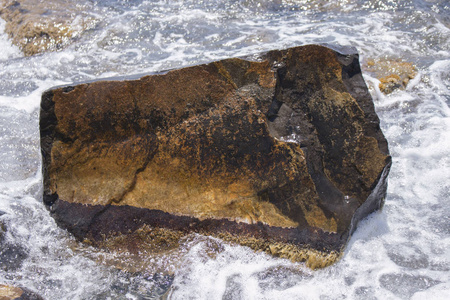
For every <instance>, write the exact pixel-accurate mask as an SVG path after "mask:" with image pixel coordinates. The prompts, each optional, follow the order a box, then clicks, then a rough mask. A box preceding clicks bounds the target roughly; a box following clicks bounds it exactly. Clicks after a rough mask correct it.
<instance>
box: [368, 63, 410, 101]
mask: <svg viewBox="0 0 450 300" xmlns="http://www.w3.org/2000/svg"><path fill="white" fill-rule="evenodd" d="M364 69H365V70H364V71H366V72H368V73H371V74H372V75H373V76H374V77H376V78H377V79H379V80H380V83H379V85H378V88H379V89H380V91H381V92H382V93H384V94H390V93H392V92H393V91H395V90H397V89H401V90H403V89H405V88H406V86H407V85H408V83H409V81H410V80H411V79H414V77H416V75H417V69H416V67H415V66H414V65H413V64H412V63H410V62H405V61H402V60H394V59H376V60H373V59H370V60H368V61H367V63H366V66H365V68H364Z"/></svg>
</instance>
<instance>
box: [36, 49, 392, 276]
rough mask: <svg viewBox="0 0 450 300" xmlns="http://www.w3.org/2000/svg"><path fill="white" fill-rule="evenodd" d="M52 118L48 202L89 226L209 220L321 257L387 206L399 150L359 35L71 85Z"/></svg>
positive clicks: (107, 228) (44, 108) (109, 240)
mask: <svg viewBox="0 0 450 300" xmlns="http://www.w3.org/2000/svg"><path fill="white" fill-rule="evenodd" d="M40 130H41V148H42V155H43V174H44V202H45V203H46V204H47V205H48V206H49V208H50V210H51V212H52V214H53V216H54V217H55V219H56V220H57V222H58V223H59V224H60V225H61V226H63V227H65V228H67V229H68V230H69V231H71V232H72V233H73V234H74V235H75V236H77V237H78V238H80V239H84V240H89V241H90V242H92V243H93V244H96V245H98V246H106V247H108V246H110V247H113V248H114V247H116V248H117V247H126V245H128V247H131V248H133V249H134V248H136V247H137V248H139V247H141V246H142V245H136V244H139V242H136V241H139V240H142V241H143V240H144V239H143V238H142V237H143V236H149V237H152V238H151V239H150V240H152V241H153V242H148V241H147V242H146V243H145V244H148V245H151V247H152V248H155V245H154V244H155V243H156V244H158V245H163V247H162V248H164V249H169V248H170V247H176V246H177V241H178V240H179V239H180V238H182V237H183V236H186V235H188V234H190V233H199V234H204V235H211V236H215V237H219V238H222V239H224V240H226V241H231V242H236V243H239V244H241V245H246V246H249V247H251V248H253V249H255V250H262V251H265V252H268V253H270V254H272V255H275V256H280V257H286V258H289V259H291V260H294V261H306V262H307V263H308V265H309V266H310V267H312V268H317V267H323V266H327V265H329V264H331V263H333V262H334V261H336V259H338V258H339V256H340V254H341V253H342V251H343V248H344V246H345V244H346V242H347V240H348V238H349V235H350V234H351V233H352V232H353V230H354V229H355V226H356V224H357V223H358V221H359V220H361V219H362V218H364V217H365V216H367V215H368V214H369V213H371V212H373V211H375V210H377V209H379V208H381V207H382V205H383V201H384V196H385V193H386V184H387V178H386V177H387V175H388V172H389V168H390V164H391V158H390V156H389V152H388V146H387V142H386V140H385V138H384V136H383V134H382V132H381V131H380V127H379V120H378V117H377V115H376V113H375V111H374V106H373V103H372V99H371V97H370V95H369V94H368V91H367V88H366V85H365V83H364V80H363V79H362V76H361V71H360V66H359V62H358V55H357V53H356V50H355V49H353V48H339V49H335V50H333V49H330V48H327V47H324V46H318V45H309V46H303V47H296V48H291V49H288V50H281V51H278V50H275V51H270V52H266V53H261V54H258V55H254V56H251V57H246V58H232V59H226V60H222V61H217V62H212V63H209V64H204V65H198V66H192V67H188V68H184V69H179V70H172V71H168V72H163V73H157V74H152V75H148V76H143V77H141V78H139V79H123V78H121V79H119V78H118V79H111V80H104V81H97V82H90V83H82V84H77V85H70V86H64V87H57V88H54V89H51V90H49V91H47V92H45V93H44V94H43V96H42V103H41V117H40ZM136 236H139V237H141V238H136ZM127 237H130V239H132V240H133V242H132V243H130V242H129V241H128V242H126V241H127ZM147 240H148V238H147ZM118 241H119V242H118ZM118 244H119V246H118ZM120 245H122V246H120ZM133 249H129V250H130V251H132V250H133Z"/></svg>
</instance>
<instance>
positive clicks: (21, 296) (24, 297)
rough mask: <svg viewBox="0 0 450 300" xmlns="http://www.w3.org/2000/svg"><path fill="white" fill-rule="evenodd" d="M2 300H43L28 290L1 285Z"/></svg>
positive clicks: (0, 294)
mask: <svg viewBox="0 0 450 300" xmlns="http://www.w3.org/2000/svg"><path fill="white" fill-rule="evenodd" d="M0 299H1V300H43V299H44V298H42V297H41V296H39V295H38V294H36V293H34V292H32V291H30V290H29V289H26V288H21V287H16V286H11V285H4V284H0Z"/></svg>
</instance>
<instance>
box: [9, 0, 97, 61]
mask: <svg viewBox="0 0 450 300" xmlns="http://www.w3.org/2000/svg"><path fill="white" fill-rule="evenodd" d="M0 3H1V5H0V17H1V18H2V19H4V20H5V21H6V27H5V31H6V33H7V34H8V35H9V36H10V37H11V39H12V41H13V43H14V44H15V45H17V46H19V48H20V49H21V50H22V51H23V52H24V54H25V55H28V56H29V55H33V54H36V53H41V52H44V51H54V50H59V49H62V48H64V47H66V46H67V45H69V44H70V43H71V42H72V41H73V40H74V39H76V38H77V37H79V36H80V34H81V33H82V32H83V31H85V30H87V29H89V28H92V27H93V26H94V25H95V23H96V22H95V20H94V19H93V18H92V17H88V16H86V15H84V13H83V9H82V8H81V7H78V6H77V5H76V4H74V3H71V2H63V1H59V0H46V1H35V0H1V2H0Z"/></svg>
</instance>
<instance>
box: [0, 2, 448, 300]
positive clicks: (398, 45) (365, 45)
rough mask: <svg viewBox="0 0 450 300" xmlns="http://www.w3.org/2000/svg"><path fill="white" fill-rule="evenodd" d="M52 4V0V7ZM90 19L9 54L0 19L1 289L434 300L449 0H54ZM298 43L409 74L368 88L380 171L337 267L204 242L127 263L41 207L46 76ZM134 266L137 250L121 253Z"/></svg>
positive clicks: (143, 67) (64, 294)
mask: <svg viewBox="0 0 450 300" xmlns="http://www.w3.org/2000/svg"><path fill="white" fill-rule="evenodd" d="M61 3H67V1H61ZM75 4H76V7H77V11H80V10H81V11H83V15H82V18H86V20H87V22H92V24H91V25H92V26H90V27H89V28H91V29H89V30H87V31H84V32H82V33H80V35H79V37H78V38H77V40H75V42H74V43H72V44H71V45H70V46H69V47H68V48H66V49H64V50H62V51H59V52H52V53H44V54H40V55H35V56H32V57H24V56H23V54H21V52H20V51H19V49H18V48H17V47H15V46H13V45H12V44H11V41H10V40H9V39H8V36H7V35H6V34H5V33H4V28H5V22H4V21H3V20H0V49H1V51H0V221H1V222H3V223H4V224H5V225H6V227H7V228H8V230H7V233H6V234H5V236H4V241H3V243H2V249H1V250H0V283H8V284H13V285H19V286H25V287H28V288H29V289H31V290H34V291H36V292H38V293H39V294H40V295H42V296H43V297H44V298H45V299H158V298H159V297H163V298H164V297H167V298H169V299H283V300H286V299H449V295H450V201H449V200H450V199H449V198H450V108H449V106H450V79H449V77H450V3H449V2H448V1H446V0H428V1H426V0H409V1H408V0H406V1H393V0H371V1H359V0H340V1H330V2H329V1H320V0H298V1H296V0H286V1H281V0H278V1H265V0H260V1H257V0H253V1H251V0H248V1H245V0H241V1H237V0H234V1H224V0H218V1H206V0H205V1H175V0H172V1H140V0H129V1H119V0H106V1H97V2H95V1H89V0H81V1H69V5H68V6H67V10H68V11H70V10H71V9H73V7H75ZM310 43H331V44H333V43H335V44H340V45H351V46H355V47H357V49H358V51H359V52H360V58H361V61H362V63H363V65H364V64H365V62H367V61H368V60H375V61H378V60H394V61H395V60H400V59H401V60H404V61H408V62H411V63H413V64H414V65H416V67H417V69H418V75H417V76H416V77H415V79H413V80H412V81H411V82H410V83H409V85H408V87H407V88H406V90H398V91H395V92H393V93H392V94H389V95H384V94H382V93H380V91H379V89H378V80H377V79H376V77H375V75H374V74H373V73H371V72H369V71H367V72H366V73H364V77H365V79H366V81H367V83H368V84H369V86H370V90H371V93H372V96H373V97H374V101H375V106H376V109H377V112H378V114H379V116H380V118H381V125H382V129H383V130H384V133H385V135H386V137H387V139H388V141H389V145H390V150H391V153H392V156H393V167H392V170H391V174H390V178H389V188H388V196H387V199H386V204H385V207H384V209H383V211H382V212H379V213H375V214H373V215H371V216H370V217H369V218H368V219H367V220H365V221H364V222H362V223H361V224H360V226H359V229H358V230H357V231H356V232H355V234H354V236H353V237H352V239H351V241H350V243H349V245H348V247H347V249H346V251H345V255H344V257H343V258H342V259H341V261H339V262H338V263H337V264H335V265H333V266H331V267H328V268H326V269H323V270H319V271H311V270H309V269H307V268H306V267H305V266H304V265H303V264H297V263H291V262H289V261H286V260H283V259H276V258H272V257H270V256H268V255H266V254H263V253H255V252H253V251H251V250H249V249H247V248H245V247H240V246H235V245H229V244H226V243H222V242H221V241H219V240H216V239H212V238H207V237H200V236H191V237H188V238H187V239H186V240H185V241H183V243H182V245H181V247H180V249H177V250H176V251H175V252H172V253H166V254H163V255H160V256H142V257H140V258H139V260H140V262H142V263H143V265H144V266H145V268H144V271H142V272H125V271H119V270H118V269H117V268H115V267H114V266H113V265H114V261H115V257H114V255H112V254H108V253H102V252H99V251H96V250H95V249H90V248H89V247H88V246H85V245H81V244H78V243H77V242H76V241H75V240H74V239H73V238H72V237H71V236H70V235H69V234H67V233H66V232H65V231H63V230H61V229H59V228H58V227H57V226H56V224H55V222H54V221H53V219H52V218H51V217H50V216H49V213H48V212H47V210H46V209H45V207H44V206H43V204H42V203H41V201H42V200H41V193H42V190H41V184H42V183H41V180H42V176H41V173H40V168H41V157H40V152H39V128H38V117H39V104H40V95H41V93H42V92H43V91H44V90H46V89H48V88H50V87H52V86H55V85H59V84H64V83H69V82H74V81H82V80H91V79H96V78H101V77H110V76H118V75H126V74H135V73H145V72H151V71H158V70H163V69H169V68H174V67H182V66H186V65H192V64H197V63H203V62H208V61H211V60H216V59H220V58H226V57H230V56H241V55H246V54H251V53H255V52H259V51H263V50H269V49H275V48H287V47H290V46H296V45H303V44H310ZM121 259H130V260H136V259H138V258H136V257H121Z"/></svg>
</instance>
